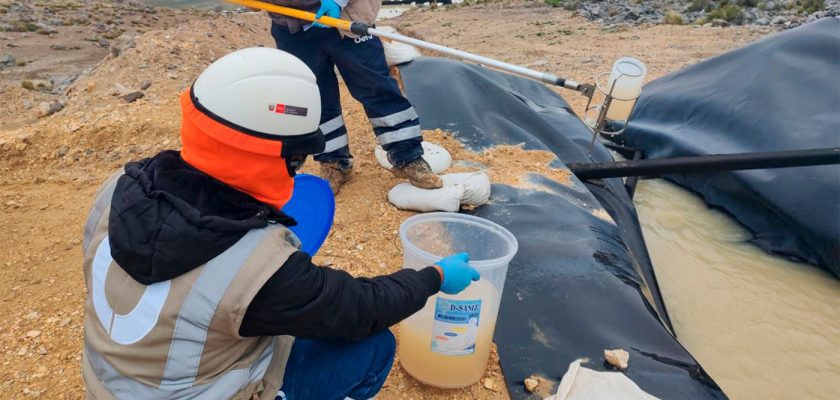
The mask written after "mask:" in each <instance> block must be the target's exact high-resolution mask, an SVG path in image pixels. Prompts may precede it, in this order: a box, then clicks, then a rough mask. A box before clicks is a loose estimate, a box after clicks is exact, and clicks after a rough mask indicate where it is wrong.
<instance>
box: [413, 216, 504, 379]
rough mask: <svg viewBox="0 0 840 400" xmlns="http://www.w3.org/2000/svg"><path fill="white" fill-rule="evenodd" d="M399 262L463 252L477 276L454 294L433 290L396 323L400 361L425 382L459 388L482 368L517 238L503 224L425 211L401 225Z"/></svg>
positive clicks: (417, 264) (418, 262) (421, 263)
mask: <svg viewBox="0 0 840 400" xmlns="http://www.w3.org/2000/svg"><path fill="white" fill-rule="evenodd" d="M400 240H401V241H402V244H403V250H404V254H403V268H412V269H422V268H425V267H427V266H429V265H432V264H434V263H435V262H437V261H439V260H440V259H441V258H443V257H445V256H448V255H450V254H454V253H459V252H467V253H469V254H470V265H471V266H472V267H473V268H475V269H476V270H478V272H479V273H480V274H481V279H480V280H479V281H478V282H473V283H472V284H471V285H470V286H469V287H468V288H467V289H466V290H464V291H463V292H461V293H459V294H458V295H447V294H444V293H438V294H437V295H435V296H432V297H430V298H429V300H428V301H427V302H426V305H425V307H423V309H422V310H420V311H418V312H417V313H415V314H414V315H412V316H411V317H409V318H407V319H406V320H404V321H403V322H401V323H400V332H399V335H400V341H399V356H400V364H402V366H403V368H404V369H405V370H406V372H408V373H409V374H410V375H411V376H413V377H414V378H416V379H418V380H419V381H421V382H424V383H427V384H429V385H433V386H438V387H443V388H459V387H464V386H468V385H471V384H473V383H475V382H476V381H478V379H479V378H481V376H482V375H483V374H484V371H485V369H486V368H487V360H488V358H489V356H490V347H491V343H492V340H493V331H494V330H495V328H496V317H497V315H498V312H499V301H500V300H501V296H502V290H503V289H504V285H505V276H506V275H507V269H508V264H509V263H510V260H511V259H512V258H513V256H514V255H516V251H517V249H518V247H519V244H518V243H517V241H516V238H515V237H514V236H513V234H511V233H510V232H509V231H508V230H507V229H505V228H503V227H501V226H499V225H498V224H495V223H493V222H490V221H488V220H485V219H482V218H478V217H474V216H470V215H464V214H457V213H427V214H420V215H416V216H414V217H411V218H409V219H407V220H405V222H403V223H402V225H401V226H400Z"/></svg>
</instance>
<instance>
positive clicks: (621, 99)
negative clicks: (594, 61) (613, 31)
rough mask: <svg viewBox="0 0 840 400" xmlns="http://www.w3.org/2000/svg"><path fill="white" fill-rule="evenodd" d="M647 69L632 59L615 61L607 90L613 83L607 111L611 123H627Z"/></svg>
mask: <svg viewBox="0 0 840 400" xmlns="http://www.w3.org/2000/svg"><path fill="white" fill-rule="evenodd" d="M645 75H647V67H645V64H644V63H643V62H641V61H639V60H637V59H635V58H633V57H622V58H619V59H618V60H616V62H615V63H614V64H613V67H612V71H611V72H610V82H609V85H608V86H607V90H609V88H611V87H612V86H613V83H615V88H614V89H613V101H612V102H611V103H610V109H609V110H607V118H609V119H610V120H613V121H627V119H628V118H630V113H631V112H632V111H633V106H634V105H635V104H636V100H637V99H638V97H639V94H641V92H642V85H644V83H645Z"/></svg>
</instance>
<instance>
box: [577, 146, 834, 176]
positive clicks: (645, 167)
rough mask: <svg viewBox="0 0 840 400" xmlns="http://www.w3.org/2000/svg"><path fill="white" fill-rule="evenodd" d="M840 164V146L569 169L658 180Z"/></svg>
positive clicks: (618, 163)
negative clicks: (753, 170)
mask: <svg viewBox="0 0 840 400" xmlns="http://www.w3.org/2000/svg"><path fill="white" fill-rule="evenodd" d="M832 164H840V147H832V148H825V149H809V150H791V151H771V152H758V153H738V154H714V155H707V156H696V157H674V158H663V159H654V160H629V161H618V162H611V163H597V164H586V163H571V164H566V166H567V167H569V169H570V170H571V171H572V172H573V173H574V174H575V175H577V177H578V178H580V179H601V178H618V177H626V176H645V177H657V176H661V175H672V174H702V173H708V172H719V171H736V170H748V169H771V168H791V167H807V166H813V165H832Z"/></svg>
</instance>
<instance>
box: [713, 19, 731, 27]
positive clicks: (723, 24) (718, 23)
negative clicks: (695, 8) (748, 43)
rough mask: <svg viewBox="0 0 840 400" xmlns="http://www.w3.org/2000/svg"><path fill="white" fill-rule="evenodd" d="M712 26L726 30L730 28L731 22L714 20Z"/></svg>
mask: <svg viewBox="0 0 840 400" xmlns="http://www.w3.org/2000/svg"><path fill="white" fill-rule="evenodd" d="M712 26H713V27H717V28H726V27H728V26H729V22H727V21H726V20H722V19H713V20H712Z"/></svg>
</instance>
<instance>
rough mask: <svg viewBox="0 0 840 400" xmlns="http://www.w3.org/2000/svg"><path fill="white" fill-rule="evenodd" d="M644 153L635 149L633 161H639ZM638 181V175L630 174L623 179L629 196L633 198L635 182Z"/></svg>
mask: <svg viewBox="0 0 840 400" xmlns="http://www.w3.org/2000/svg"><path fill="white" fill-rule="evenodd" d="M644 156H645V153H644V152H643V151H641V150H636V152H635V153H634V154H633V161H639V160H641V159H642V158H644ZM637 183H639V177H638V176H631V177H629V178H627V180H625V181H624V188H626V189H627V194H629V195H630V198H631V199H632V198H633V194H635V193H636V184H637Z"/></svg>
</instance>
